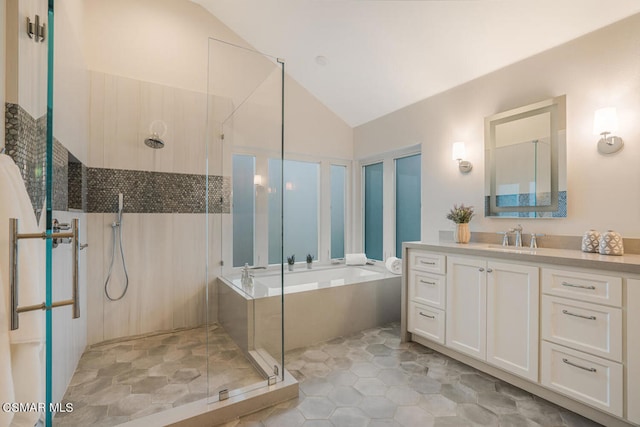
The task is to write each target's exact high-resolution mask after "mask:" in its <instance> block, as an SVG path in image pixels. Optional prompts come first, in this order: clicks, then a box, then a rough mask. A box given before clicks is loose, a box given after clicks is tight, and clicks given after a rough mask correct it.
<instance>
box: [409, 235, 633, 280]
mask: <svg viewBox="0 0 640 427" xmlns="http://www.w3.org/2000/svg"><path fill="white" fill-rule="evenodd" d="M403 246H405V247H406V248H409V249H424V250H429V251H434V252H440V253H444V254H453V255H469V256H483V257H489V258H494V259H504V260H510V261H523V262H532V263H540V264H548V265H556V266H558V267H563V266H564V267H580V268H593V269H598V270H604V271H612V272H616V273H632V274H640V255H638V254H629V255H621V256H615V255H600V254H594V253H586V252H582V251H579V250H571V249H553V248H536V249H529V248H516V247H514V246H507V247H503V246H500V245H495V244H488V243H453V242H436V243H430V242H405V243H403Z"/></svg>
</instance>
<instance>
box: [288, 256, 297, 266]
mask: <svg viewBox="0 0 640 427" xmlns="http://www.w3.org/2000/svg"><path fill="white" fill-rule="evenodd" d="M295 263H296V256H295V254H294V255H291V256H288V257H287V264H289V265H293V264H295Z"/></svg>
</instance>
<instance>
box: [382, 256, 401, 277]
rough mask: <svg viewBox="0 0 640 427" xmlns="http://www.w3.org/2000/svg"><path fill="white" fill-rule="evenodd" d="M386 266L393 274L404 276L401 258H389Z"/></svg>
mask: <svg viewBox="0 0 640 427" xmlns="http://www.w3.org/2000/svg"><path fill="white" fill-rule="evenodd" d="M384 266H385V267H387V270H389V271H390V272H392V273H393V274H402V260H401V259H400V258H396V257H394V256H390V257H389V258H387V261H386V262H385V263H384Z"/></svg>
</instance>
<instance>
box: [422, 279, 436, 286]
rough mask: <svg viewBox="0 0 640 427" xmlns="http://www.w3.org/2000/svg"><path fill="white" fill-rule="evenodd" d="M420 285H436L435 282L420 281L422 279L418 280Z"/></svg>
mask: <svg viewBox="0 0 640 427" xmlns="http://www.w3.org/2000/svg"><path fill="white" fill-rule="evenodd" d="M420 283H424V284H427V285H435V284H436V282H428V281H426V280H422V279H420Z"/></svg>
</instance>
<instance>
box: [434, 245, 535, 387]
mask: <svg viewBox="0 0 640 427" xmlns="http://www.w3.org/2000/svg"><path fill="white" fill-rule="evenodd" d="M538 296H539V271H538V268H537V267H534V266H528V265H519V264H511V263H504V262H499V261H494V260H485V259H479V258H471V257H452V256H449V257H447V322H446V325H447V327H446V337H447V340H446V344H447V346H448V347H450V348H452V349H455V350H457V351H459V352H461V353H465V354H468V355H470V356H473V357H475V358H478V359H481V360H485V361H487V362H488V363H490V364H492V365H495V366H497V367H500V368H502V369H504V370H506V371H509V372H511V373H514V374H516V375H519V376H522V377H525V378H527V379H530V380H532V381H537V380H538V336H539V335H538V313H539V309H538Z"/></svg>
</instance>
